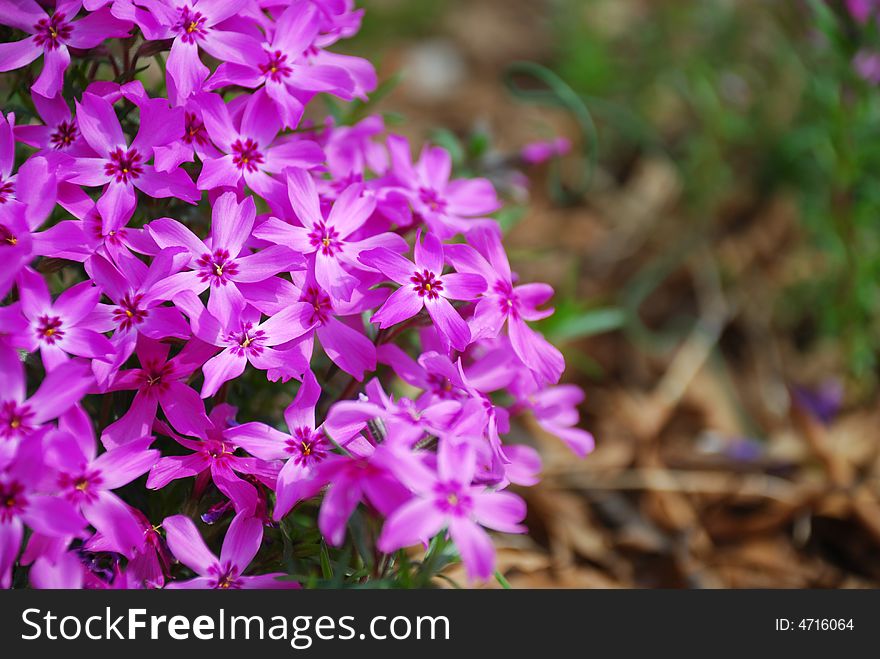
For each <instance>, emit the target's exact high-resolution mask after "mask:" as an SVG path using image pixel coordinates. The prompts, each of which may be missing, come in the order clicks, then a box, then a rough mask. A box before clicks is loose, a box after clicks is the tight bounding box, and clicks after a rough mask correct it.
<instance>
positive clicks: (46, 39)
mask: <svg viewBox="0 0 880 659" xmlns="http://www.w3.org/2000/svg"><path fill="white" fill-rule="evenodd" d="M71 33H73V26H72V25H71V24H70V23H68V22H67V21H65V20H64V14H62V13H57V14H55V15H54V16H49V17H48V18H41V19H40V20H39V21H37V23H36V25H34V43H36V44H37V45H38V46H42V47H43V48H45V49H46V50H55V49H56V48H58V46H59V45H61V43H63V42H64V41H66V40H67V39H69V38H70V35H71Z"/></svg>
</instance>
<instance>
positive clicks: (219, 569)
mask: <svg viewBox="0 0 880 659" xmlns="http://www.w3.org/2000/svg"><path fill="white" fill-rule="evenodd" d="M208 571H209V572H210V573H211V574H215V575H217V581H216V582H215V583H214V584H213V586H212V587H213V588H217V589H218V590H238V589H239V588H241V580H240V579H239V578H238V577H239V574H238V568H237V567H236V566H235V565H232V564H231V563H230V562H229V561H227V562H226V563H224V564H223V565H222V566H221V565H215V566H211V568H209V570H208Z"/></svg>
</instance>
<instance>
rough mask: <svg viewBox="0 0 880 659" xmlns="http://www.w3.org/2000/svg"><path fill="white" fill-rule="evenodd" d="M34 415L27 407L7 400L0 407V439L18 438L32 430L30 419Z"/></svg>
mask: <svg viewBox="0 0 880 659" xmlns="http://www.w3.org/2000/svg"><path fill="white" fill-rule="evenodd" d="M33 416H34V413H33V412H32V411H31V409H30V408H29V407H28V406H27V405H18V403H16V402H15V401H13V400H7V401H5V402H4V403H3V404H2V405H0V437H3V438H4V439H9V438H10V437H20V436H23V435H26V434H28V433H29V432H30V431H31V430H33V429H34V428H33V426H32V425H31V423H30V421H31V417H33Z"/></svg>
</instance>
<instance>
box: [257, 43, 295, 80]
mask: <svg viewBox="0 0 880 659" xmlns="http://www.w3.org/2000/svg"><path fill="white" fill-rule="evenodd" d="M260 71H262V73H263V75H264V76H266V77H268V78H271V79H272V80H274V81H275V82H281V80H282V79H283V78H287V77H288V76H290V74H291V73H293V69H292V68H290V65H289V64H287V55H285V54H284V53H282V52H281V51H280V50H276V51H275V52H271V53H270V52H268V51H267V52H266V62H265V63H263V64H260Z"/></svg>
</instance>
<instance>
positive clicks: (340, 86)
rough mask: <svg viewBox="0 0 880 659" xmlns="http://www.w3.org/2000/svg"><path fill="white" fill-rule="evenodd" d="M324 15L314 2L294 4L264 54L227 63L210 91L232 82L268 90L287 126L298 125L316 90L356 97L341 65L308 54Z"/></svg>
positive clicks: (276, 27)
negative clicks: (303, 94)
mask: <svg viewBox="0 0 880 659" xmlns="http://www.w3.org/2000/svg"><path fill="white" fill-rule="evenodd" d="M318 29H319V19H318V14H317V12H316V10H315V8H314V7H312V6H311V5H306V6H305V7H304V6H303V4H302V3H299V4H295V5H291V6H290V7H288V8H287V9H286V10H285V11H284V12H282V14H281V15H280V16H279V17H278V18H277V20H276V21H275V22H274V31H273V34H272V36H271V38H268V39H267V40H266V42H265V43H263V44H262V48H263V53H262V54H261V56H260V57H258V58H255V59H253V60H250V61H249V62H242V63H237V62H232V61H229V62H223V63H222V64H220V66H219V67H217V71H216V73H215V74H214V76H213V77H212V78H211V80H209V81H208V83H207V84H206V85H205V89H206V90H213V89H217V88H220V87H228V86H230V85H238V86H240V87H247V88H249V89H256V88H259V87H260V86H261V85H262V86H263V87H262V89H265V91H266V93H267V94H268V96H269V98H270V99H271V100H272V102H273V103H274V105H275V108H276V112H277V113H278V114H279V115H280V117H281V122H282V125H283V126H284V127H285V128H296V126H297V125H298V124H299V121H300V119H301V118H302V113H303V105H304V103H303V100H301V99H300V98H298V97H297V92H306V98H305V99H304V100H305V101H308V99H309V97H310V96H311V95H313V94H315V93H329V94H333V95H335V96H338V97H340V98H343V99H345V100H351V99H352V98H353V97H354V96H353V92H354V86H355V83H354V80H352V78H351V76H350V75H349V73H348V71H347V70H346V69H345V68H343V67H340V66H332V65H328V64H313V63H312V62H310V61H308V60H307V59H306V58H305V55H306V54H307V53H308V52H309V51H310V50H311V49H313V48H314V46H313V43H314V41H315V38H316V37H317V35H318Z"/></svg>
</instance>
